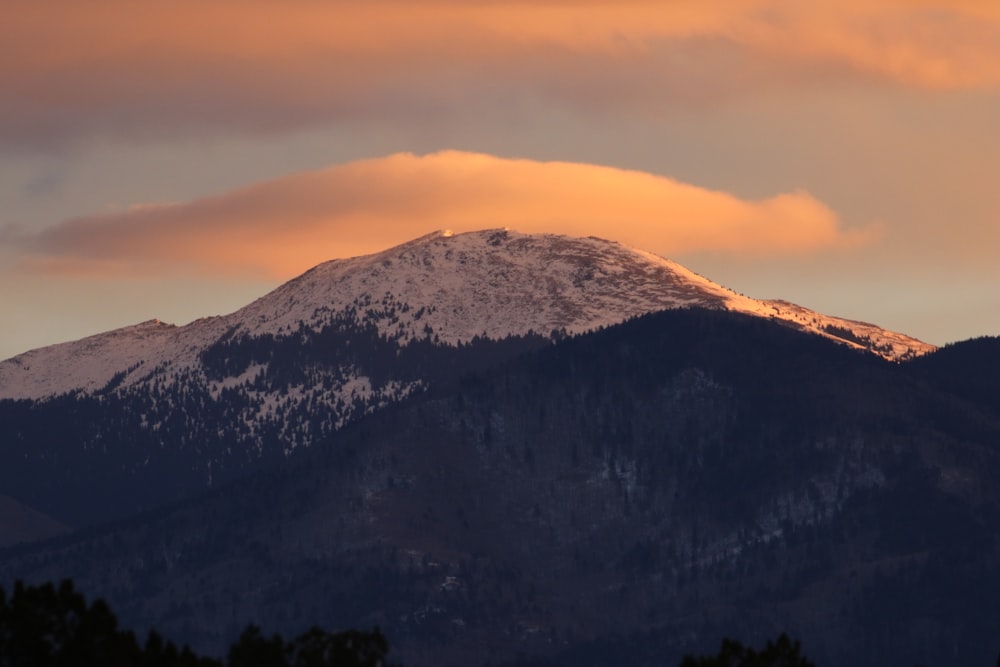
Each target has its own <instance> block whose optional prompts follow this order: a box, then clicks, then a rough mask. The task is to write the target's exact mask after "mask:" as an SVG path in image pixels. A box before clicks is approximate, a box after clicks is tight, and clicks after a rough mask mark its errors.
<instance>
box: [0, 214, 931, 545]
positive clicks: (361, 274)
mask: <svg viewBox="0 0 1000 667" xmlns="http://www.w3.org/2000/svg"><path fill="white" fill-rule="evenodd" d="M690 307H701V308H712V309H720V310H730V311H735V312H742V313H749V314H752V315H754V316H756V317H759V318H765V319H773V320H774V321H776V322H780V323H782V324H784V325H785V326H787V327H789V328H792V329H795V330H800V331H807V332H812V333H816V334H818V335H820V336H822V337H825V338H828V339H831V340H835V341H838V342H840V343H842V344H844V345H845V346H847V347H851V348H856V349H864V350H867V351H870V352H873V353H875V355H878V356H881V357H884V358H887V359H891V360H895V361H899V360H904V359H908V358H912V357H917V356H920V355H923V354H925V353H927V352H929V351H931V350H933V349H934V348H933V347H932V346H929V345H926V344H924V343H921V342H920V341H917V340H914V339H912V338H909V337H906V336H904V335H901V334H896V333H893V332H890V331H886V330H883V329H881V328H879V327H877V326H874V325H870V324H864V323H860V322H853V321H849V320H844V319H840V318H835V317H828V316H825V315H821V314H818V313H815V312H813V311H810V310H807V309H805V308H801V307H799V306H795V305H793V304H789V303H786V302H783V301H759V300H755V299H750V298H748V297H745V296H742V295H739V294H737V293H735V292H733V291H731V290H728V289H725V288H723V287H720V286H719V285H716V284H714V283H712V282H711V281H709V280H707V279H704V278H702V277H700V276H697V275H695V274H694V273H692V272H690V271H688V270H687V269H684V268H683V267H681V266H679V265H677V264H675V263H673V262H670V261H668V260H665V259H662V258H659V257H656V256H654V255H651V254H648V253H644V252H641V251H637V250H632V249H629V248H626V247H623V246H621V245H619V244H617V243H613V242H610V241H604V240H601V239H595V238H572V237H566V236H555V235H526V234H519V233H515V232H510V231H506V230H490V231H484V232H474V233H467V234H460V235H450V234H449V233H447V232H443V233H435V234H431V235H429V236H425V237H422V238H419V239H416V240H414V241H412V242H410V243H407V244H404V245H402V246H399V247H396V248H392V249H390V250H386V251H384V252H381V253H378V254H375V255H370V256H366V257H357V258H353V259H346V260H336V261H331V262H327V263H325V264H321V265H319V266H317V267H315V268H314V269H312V270H310V271H308V272H306V273H305V274H303V275H302V276H299V277H298V278H296V279H294V280H292V281H290V282H288V283H286V284H284V285H282V286H281V287H279V288H277V289H276V290H274V291H273V292H271V293H270V294H267V295H265V296H264V297H262V298H260V299H258V300H257V301H255V302H253V303H251V304H249V305H248V306H246V307H245V308H242V309H240V310H238V311H236V312H235V313H232V314H230V315H226V316H221V317H212V318H205V319H202V320H198V321H196V322H193V323H191V324H189V325H187V326H183V327H177V326H172V325H167V324H164V323H162V322H160V321H158V320H153V321H150V322H146V323H143V324H139V325H136V326H132V327H126V328H124V329H119V330H116V331H112V332H109V333H105V334H100V335H97V336H92V337H89V338H85V339H83V340H80V341H76V342H72V343H66V344H62V345H55V346H51V347H47V348H42V349H39V350H34V351H31V352H27V353H25V354H22V355H19V356H17V357H14V358H12V359H9V360H7V361H4V362H2V363H0V399H2V400H0V442H2V443H3V447H2V448H0V491H2V492H3V493H6V494H8V495H10V496H13V497H15V498H17V499H19V500H20V501H21V502H24V503H25V504H27V505H30V506H32V507H35V508H37V509H38V510H40V511H42V512H44V513H46V514H48V515H49V516H52V517H53V518H55V519H56V520H58V521H61V522H63V523H66V524H68V525H71V526H81V525H90V524H94V523H98V522H100V521H104V520H107V519H110V518H116V517H124V516H128V515H129V514H132V513H134V512H137V511H140V510H143V509H149V508H153V507H156V506H159V505H161V504H163V503H166V502H170V501H173V500H177V499H179V498H182V497H185V496H188V495H191V494H193V493H197V492H199V491H201V490H204V489H205V488H208V487H210V486H213V485H218V484H220V483H224V482H226V481H229V480H233V479H237V478H238V477H240V476H242V475H245V474H248V473H249V472H252V471H253V470H256V469H258V468H260V467H261V466H267V465H271V464H272V463H273V462H275V461H277V460H280V459H281V458H283V457H285V456H287V455H288V454H289V453H290V452H292V451H294V450H295V449H297V448H301V447H304V446H308V445H310V444H312V443H314V442H317V441H319V440H321V439H324V438H326V437H327V436H328V435H329V434H331V433H334V432H336V431H337V430H339V429H341V428H343V427H344V426H345V425H347V424H349V423H351V422H353V421H356V420H358V419H360V418H362V417H364V416H365V415H369V414H371V413H373V412H375V411H377V410H381V409H384V408H385V407H386V406H389V405H391V404H394V403H397V402H398V401H400V400H403V399H405V398H406V397H408V396H411V395H414V394H416V393H419V392H422V391H425V390H426V389H427V388H428V387H433V386H435V385H437V384H439V383H442V382H446V381H449V380H451V379H454V378H455V377H458V376H459V375H461V374H462V373H465V372H470V371H475V370H477V369H483V368H486V367H489V366H492V365H495V364H496V363H498V362H499V361H502V360H503V359H508V358H511V357H513V356H516V355H517V354H520V353H523V352H525V351H527V350H531V349H538V348H541V347H544V346H547V345H551V344H552V342H553V341H554V340H557V339H559V338H561V337H563V336H566V335H571V334H577V333H580V332H584V331H589V330H593V329H596V328H600V327H605V326H609V325H612V324H615V323H618V322H622V321H624V320H626V319H629V318H632V317H636V316H639V315H642V314H644V313H648V312H653V311H658V310H663V309H670V308H690ZM95 480H100V484H98V485H95Z"/></svg>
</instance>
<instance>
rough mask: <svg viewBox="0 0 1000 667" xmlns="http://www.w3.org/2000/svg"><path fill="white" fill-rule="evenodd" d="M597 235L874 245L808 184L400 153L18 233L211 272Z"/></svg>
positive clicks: (647, 245)
mask: <svg viewBox="0 0 1000 667" xmlns="http://www.w3.org/2000/svg"><path fill="white" fill-rule="evenodd" d="M502 226H507V227H511V228H514V229H518V230H520V231H524V232H555V233H566V234H574V235H581V236H586V235H595V236H601V237H604V238H611V239H614V240H619V241H622V242H625V243H628V244H630V245H633V246H636V247H640V248H644V249H648V250H651V251H654V252H657V253H660V254H663V255H672V256H677V255H682V254H684V253H688V252H694V251H715V252H719V253H731V254H739V255H754V256H759V255H787V254H801V253H809V252H813V251H817V250H821V249H827V248H838V247H845V246H851V245H856V244H860V243H865V242H868V241H870V240H872V238H874V236H873V235H874V234H875V233H876V231H875V230H872V229H869V230H861V231H857V230H854V231H846V230H844V229H842V228H841V227H840V226H839V225H838V221H837V218H836V216H835V215H834V213H833V212H832V211H830V210H829V209H828V208H827V207H826V206H824V205H823V204H822V203H820V202H819V201H817V200H816V199H814V198H813V197H811V196H809V195H808V194H807V193H804V192H794V193H789V194H782V195H778V196H776V197H772V198H769V199H765V200H761V201H745V200H741V199H739V198H737V197H734V196H732V195H730V194H727V193H725V192H718V191H711V190H705V189H702V188H698V187H695V186H692V185H687V184H684V183H679V182H677V181H675V180H672V179H670V178H666V177H663V176H656V175H652V174H647V173H642V172H637V171H626V170H621V169H615V168H611V167H603V166H595V165H590V164H576V163H566V162H535V161H530V160H510V159H502V158H498V157H493V156H489V155H482V154H475V153H463V152H454V151H449V152H441V153H435V154H431V155H427V156H423V157H420V156H414V155H411V154H396V155H392V156H389V157H386V158H381V159H372V160H363V161H358V162H352V163H348V164H345V165H340V166H334V167H330V168H328V169H325V170H322V171H314V172H306V173H300V174H295V175H292V176H288V177H285V178H281V179H279V180H275V181H269V182H265V183H259V184H256V185H252V186H250V187H247V188H243V189H240V190H236V191H234V192H230V193H227V194H223V195H220V196H216V197H209V198H205V199H199V200H196V201H193V202H189V203H184V204H168V205H159V206H144V207H139V208H134V209H131V210H128V211H124V212H121V213H116V214H111V215H97V216H92V217H86V218H78V219H74V220H70V221H67V222H65V223H63V224H61V225H59V226H57V227H54V228H51V229H48V230H46V231H44V232H42V233H40V234H38V235H35V236H22V237H20V240H19V241H18V244H19V245H20V247H21V249H22V251H23V253H24V255H23V256H24V257H25V258H26V259H25V261H26V262H27V263H29V264H31V265H32V266H34V268H35V269H36V270H39V271H44V272H46V273H67V272H68V273H75V274H77V275H90V276H94V275H108V274H110V275H119V276H120V275H122V274H127V275H144V274H145V275H162V274H164V273H178V272H181V273H184V272H200V273H212V274H232V273H238V274H248V273H249V274H258V275H259V274H264V275H268V276H271V277H276V278H287V277H290V276H292V275H295V274H297V273H299V272H301V271H304V270H305V269H308V268H309V267H311V266H313V265H315V264H318V263H319V262H322V261H325V260H328V259H332V258H335V257H347V256H353V255H358V254H364V253H368V252H373V251H376V250H379V249H382V248H384V247H387V246H389V245H392V244H395V243H400V242H403V241H406V240H409V239H410V238H413V237H415V236H418V235H421V234H424V233H427V232H429V231H432V230H434V229H442V228H449V229H452V230H454V231H456V232H458V231H469V230H475V229H483V228H488V227H502Z"/></svg>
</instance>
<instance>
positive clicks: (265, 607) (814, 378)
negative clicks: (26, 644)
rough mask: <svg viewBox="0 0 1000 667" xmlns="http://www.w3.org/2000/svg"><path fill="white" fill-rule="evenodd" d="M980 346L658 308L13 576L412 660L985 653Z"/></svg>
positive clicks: (985, 357) (168, 618) (386, 412)
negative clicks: (334, 635)
mask: <svg viewBox="0 0 1000 667" xmlns="http://www.w3.org/2000/svg"><path fill="white" fill-rule="evenodd" d="M973 347H974V348H975V351H976V354H977V355H978V358H979V360H980V363H981V364H982V365H983V366H984V367H987V368H988V367H992V366H993V365H994V364H996V363H997V362H998V360H1000V349H998V348H997V347H996V346H995V345H992V344H986V345H983V346H973ZM964 352H965V346H964V345H963V346H959V347H957V348H948V349H945V350H941V351H938V352H935V353H932V354H929V355H926V356H924V357H921V358H920V359H915V360H911V361H907V362H904V363H890V362H888V361H886V360H884V359H881V358H879V357H878V356H876V355H871V354H867V353H863V352H861V351H858V350H856V349H852V348H850V347H848V346H844V345H840V344H836V343H835V342H833V341H831V340H829V339H826V338H823V337H819V336H813V335H807V334H805V333H803V332H801V331H796V330H794V329H792V328H789V327H787V326H784V325H782V324H780V323H778V322H776V321H774V320H771V319H768V318H760V317H752V316H747V315H742V314H739V313H731V312H724V311H721V310H705V309H681V310H672V311H664V312H659V313H655V314H649V315H646V316H643V317H641V318H638V319H634V320H631V321H629V322H626V323H623V324H620V325H616V326H613V327H608V328H606V329H604V330H601V331H598V332H594V333H591V334H587V335H582V336H579V337H574V338H570V339H565V340H561V341H559V342H557V343H555V344H547V345H544V346H542V347H540V348H537V349H535V350H533V351H528V352H525V353H522V354H520V355H517V356H514V357H511V358H509V359H507V360H506V361H501V362H498V363H497V364H495V365H493V366H492V367H490V368H485V369H481V370H478V371H476V372H472V373H468V374H465V375H463V376H462V377H457V378H453V379H451V380H447V381H442V382H440V383H438V384H437V385H436V386H435V387H434V388H432V389H430V390H429V391H426V392H422V393H420V394H416V395H413V396H412V397H410V398H409V399H408V400H406V401H404V402H401V403H399V404H396V405H394V406H390V407H387V408H385V409H382V410H380V411H379V412H378V413H375V414H372V415H369V416H368V417H367V418H363V419H359V420H358V421H356V422H354V423H352V424H351V425H348V426H347V427H346V428H344V429H341V430H339V431H337V432H331V433H329V434H326V435H324V436H323V437H322V438H319V439H317V440H316V442H314V444H313V446H311V447H308V448H300V449H298V450H296V451H294V452H292V454H291V455H289V456H288V457H286V458H283V459H282V460H281V461H280V462H278V463H276V464H275V465H274V466H273V467H272V469H271V470H269V471H265V472H260V473H258V474H255V475H252V476H249V477H246V478H244V479H242V480H240V481H238V482H236V483H234V484H232V485H227V486H224V487H221V488H218V489H215V490H213V491H212V492H211V493H208V494H206V495H203V496H201V497H199V498H196V499H190V500H188V501H186V502H184V503H182V504H180V505H176V506H173V507H171V508H166V509H161V510H159V511H157V512H156V513H154V514H146V515H143V516H139V517H134V518H131V519H129V520H127V521H124V522H121V523H118V524H115V525H112V526H107V527H103V528H99V529H92V530H89V531H84V532H81V533H78V534H76V535H73V536H69V537H66V538H61V539H58V540H56V541H50V542H46V543H40V544H35V545H29V546H26V547H22V548H20V549H18V550H13V551H7V552H5V553H2V554H0V582H8V581H10V580H11V579H13V578H15V577H26V578H28V579H29V580H32V581H43V580H47V579H54V578H60V577H64V576H73V577H74V578H75V579H76V580H77V583H78V587H79V588H80V589H81V590H85V591H91V592H92V593H91V594H93V595H102V596H106V597H107V598H108V599H109V601H110V602H111V604H112V605H113V607H114V608H115V609H116V610H119V614H120V616H121V617H122V620H123V622H124V623H126V624H127V625H128V626H130V627H136V628H140V629H141V628H142V627H145V626H146V625H149V624H153V625H155V626H157V627H158V628H160V629H161V630H162V631H163V632H164V633H165V634H166V635H167V636H169V637H172V638H175V639H176V640H179V641H185V642H193V643H194V644H195V645H196V646H197V647H199V648H202V649H204V650H208V651H211V650H217V649H218V648H219V647H221V646H224V645H225V644H226V643H227V642H229V641H231V640H232V638H233V637H234V636H235V633H237V632H238V631H239V629H240V627H241V626H242V625H243V624H244V623H246V622H247V621H251V620H252V621H254V622H257V623H261V624H262V625H264V627H268V628H274V629H276V630H279V631H282V632H295V631H297V630H299V629H301V628H302V627H304V626H307V625H309V624H312V623H320V624H322V625H324V626H326V627H329V628H340V627H346V626H360V627H370V626H372V625H379V626H380V627H382V629H383V630H385V631H386V633H387V635H388V636H389V638H390V641H391V642H392V644H393V647H394V654H395V655H397V656H398V657H399V658H400V659H402V660H403V661H404V663H405V664H407V665H410V666H411V667H421V666H422V665H431V664H474V665H476V664H485V663H488V662H493V663H518V664H536V665H539V664H545V665H553V666H554V665H566V664H574V665H593V666H595V667H603V666H605V665H608V666H610V665H619V664H632V665H637V666H642V665H663V664H677V663H678V662H679V656H680V655H682V654H683V653H685V652H689V651H697V652H701V653H708V652H710V651H712V650H714V649H715V648H716V647H717V645H718V641H719V639H720V638H721V637H722V636H725V635H729V636H736V637H738V638H740V639H742V640H744V641H747V642H752V643H755V644H759V643H761V641H762V640H763V639H764V638H768V637H774V636H776V635H777V633H778V632H780V631H788V632H790V633H792V634H793V635H794V636H796V637H798V638H800V639H801V640H802V641H803V645H804V646H805V649H806V652H807V653H808V654H809V655H810V657H811V658H813V659H814V660H815V661H816V662H817V664H820V665H839V664H845V665H846V664H851V665H858V666H860V667H868V666H872V667H874V666H875V665H884V664H900V665H913V664H918V663H920V664H963V665H975V664H991V661H992V660H994V659H995V656H996V653H997V650H998V649H1000V645H998V644H997V639H996V638H997V634H996V628H997V627H1000V600H998V599H997V597H996V595H995V591H996V590H1000V575H998V573H1000V533H998V532H997V529H996V526H997V525H1000V487H998V486H997V484H996V479H997V478H998V476H1000V449H998V443H1000V410H998V409H996V408H995V407H994V406H993V402H992V401H993V399H995V396H990V395H989V392H990V391H991V389H990V387H991V385H981V384H979V380H977V379H975V378H974V379H973V380H974V381H973V382H971V383H968V384H966V383H965V382H964V377H965V376H964V373H965V372H966V369H967V367H968V361H967V358H966V355H965V353H964ZM983 391H985V392H986V394H985V395H982V394H980V392H983Z"/></svg>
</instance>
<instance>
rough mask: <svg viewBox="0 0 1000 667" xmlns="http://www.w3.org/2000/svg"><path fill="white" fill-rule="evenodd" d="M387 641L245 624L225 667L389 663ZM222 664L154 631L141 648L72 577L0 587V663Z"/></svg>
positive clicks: (383, 666)
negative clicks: (293, 635)
mask: <svg viewBox="0 0 1000 667" xmlns="http://www.w3.org/2000/svg"><path fill="white" fill-rule="evenodd" d="M388 651H389V645H388V642H387V641H386V639H385V637H384V636H383V635H382V633H381V632H379V631H378V630H377V629H376V630H374V631H373V632H370V633H367V632H358V631H356V630H350V631H346V632H339V633H330V632H326V631H325V630H322V629H321V628H318V627H314V628H312V629H310V630H309V631H307V632H306V633H304V634H302V635H300V636H299V637H298V638H297V639H295V640H293V641H291V642H285V640H284V639H282V638H281V636H279V635H272V636H271V637H266V636H264V634H263V633H262V632H261V630H260V628H259V627H257V626H255V625H250V626H248V627H247V628H246V630H244V631H243V634H242V635H241V636H240V639H239V641H238V642H237V643H235V644H233V645H232V647H231V648H230V649H229V655H228V660H227V662H226V665H227V666H228V667H393V665H390V664H389V663H388V662H386V654H387V653H388ZM90 665H101V666H102V667H222V665H223V663H222V662H221V661H219V660H214V659H212V658H203V657H199V656H197V655H196V654H195V653H194V652H193V651H191V649H190V648H188V647H187V646H184V647H183V648H180V649H178V648H177V646H176V645H175V644H174V643H172V642H169V641H165V640H164V639H163V637H161V636H160V635H159V633H157V632H156V631H155V630H154V631H150V633H149V637H148V638H147V640H146V644H145V646H144V647H142V648H140V646H139V644H138V642H137V641H136V639H135V635H134V634H133V633H131V632H128V631H125V630H120V629H119V628H118V621H117V619H116V618H115V615H114V614H113V613H112V612H111V609H110V608H109V607H108V605H107V604H106V603H105V602H104V601H103V600H97V601H95V602H94V603H93V604H91V605H90V606H87V602H86V600H85V599H84V597H83V596H82V595H81V594H80V593H77V592H76V590H75V589H74V587H73V582H72V581H69V580H66V581H63V582H62V583H61V584H60V585H59V587H58V588H56V587H55V586H54V585H53V584H51V583H47V584H43V585H41V586H26V585H24V584H23V583H22V582H20V581H19V582H17V583H16V584H15V585H14V591H13V593H12V594H11V596H10V598H9V599H8V598H7V594H6V593H5V592H4V590H3V588H0V667H83V666H90Z"/></svg>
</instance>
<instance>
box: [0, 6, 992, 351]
mask: <svg viewBox="0 0 1000 667" xmlns="http://www.w3.org/2000/svg"><path fill="white" fill-rule="evenodd" d="M998 118H1000V3H996V2H993V0H863V1H862V0H836V1H828V0H814V1H812V2H808V3H806V2H801V0H696V1H687V0H671V1H668V2H665V1H664V0H637V1H632V2H630V1H629V0H511V1H504V0H436V1H433V2H424V1H422V0H405V1H395V0H285V1H283V2H275V1H271V0H268V1H262V0H238V1H236V0H212V1H211V2H205V0H146V1H144V2H142V3H137V2H130V1H127V0H92V1H91V2H87V3H80V2H78V1H77V0H46V2H37V1H35V0H5V2H4V19H3V21H0V359H3V358H7V357H10V356H13V355H15V354H18V353H20V352H23V351H26V350H28V349H31V348H35V347H40V346H43V345H48V344H53V343H57V342H61V341H67V340H74V339H77V338H81V337H83V336H86V335H90V334H95V333H98V332H102V331H106V330H109V329H112V328H116V327H120V326H126V325H129V324H134V323H137V322H141V321H145V320H148V319H152V318H158V319H161V320H164V321H168V322H174V323H177V324H184V323H187V322H189V321H191V320H194V319H196V318H198V317H204V316H210V315H218V314H223V313H228V312H231V311H233V310H236V309H237V308H239V307H241V306H243V305H245V304H246V303H248V302H249V301H251V300H253V299H254V298H256V297H258V296H261V295H263V294H264V293H266V292H267V291H269V290H271V289H273V288H274V287H276V286H277V285H279V284H281V283H282V282H283V281H285V280H287V279H289V278H292V277H294V276H296V275H298V274H299V273H302V272H303V271H305V270H307V269H309V268H310V267H312V266H314V265H315V264H317V263H319V262H322V261H326V260H329V259H335V258H339V257H349V256H354V255H358V254H365V253H369V252H375V251H377V250H381V249H384V248H386V247H389V246H391V245H394V244H397V243H401V242H404V241H407V240H409V239H411V238H415V237H418V236H421V235H424V234H426V233H429V232H431V231H434V230H437V229H452V230H454V231H456V232H461V231H467V230H474V229H482V228H489V227H509V228H511V229H516V230H519V231H523V232H556V233H564V234H576V235H582V236H588V235H593V236H599V237H603V238H608V239H612V240H616V241H620V242H622V243H625V244H627V245H631V246H633V247H637V248H640V249H643V250H648V251H651V252H654V253H656V254H659V255H662V256H665V257H668V258H670V259H673V260H675V261H678V262H680V263H681V264H684V265H685V266H687V267H689V268H691V269H692V270H694V271H696V272H698V273H700V274H702V275H704V276H706V277H708V278H710V279H712V280H714V281H716V282H718V283H721V284H723V285H725V286H727V287H730V288H732V289H735V290H737V291H739V292H741V293H744V294H747V295H749V296H753V297H758V298H781V299H786V300H789V301H793V302H796V303H799V304H801V305H803V306H807V307H810V308H813V309H815V310H819V311H821V312H824V313H827V314H830V315H837V316H841V317H848V318H852V319H859V320H864V321H869V322H874V323H877V324H880V325H882V326H884V327H886V328H890V329H894V330H897V331H901V332H904V333H907V334H910V335H912V336H915V337H917V338H920V339H922V340H925V341H927V342H930V343H934V344H938V345H941V344H945V343H948V342H952V341H957V340H962V339H966V338H971V337H975V336H982V335H1000V262H998V261H997V260H998V255H1000V253H998V249H1000V187H997V185H996V174H997V173H998V172H997V167H998V166H1000V165H998V160H1000V124H998V123H997V119H998Z"/></svg>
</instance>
